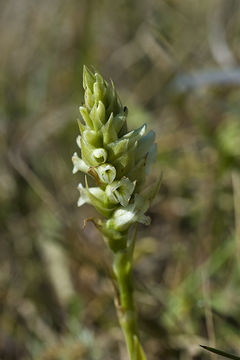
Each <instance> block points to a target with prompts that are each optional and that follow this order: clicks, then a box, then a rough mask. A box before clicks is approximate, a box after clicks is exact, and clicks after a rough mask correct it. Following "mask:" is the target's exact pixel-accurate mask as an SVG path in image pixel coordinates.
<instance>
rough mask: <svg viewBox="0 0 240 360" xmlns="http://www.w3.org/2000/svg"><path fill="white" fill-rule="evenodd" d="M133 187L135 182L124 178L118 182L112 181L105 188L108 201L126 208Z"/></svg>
mask: <svg viewBox="0 0 240 360" xmlns="http://www.w3.org/2000/svg"><path fill="white" fill-rule="evenodd" d="M135 185H136V182H131V181H130V180H129V179H128V178H126V177H124V178H122V179H121V180H119V181H113V182H112V184H110V185H107V187H106V195H107V198H108V200H109V201H110V202H111V203H113V204H117V203H120V204H121V205H122V206H124V207H126V206H127V205H128V203H129V201H130V198H131V196H132V193H133V190H134V188H135Z"/></svg>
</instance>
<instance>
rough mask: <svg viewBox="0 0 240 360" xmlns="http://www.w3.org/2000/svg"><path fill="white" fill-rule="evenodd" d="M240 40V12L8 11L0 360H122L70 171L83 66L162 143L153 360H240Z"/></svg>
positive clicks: (150, 276) (150, 343) (140, 302)
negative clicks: (220, 358) (111, 87)
mask: <svg viewBox="0 0 240 360" xmlns="http://www.w3.org/2000/svg"><path fill="white" fill-rule="evenodd" d="M239 39H240V2H239V1H238V0H212V1H207V0H202V1H194V0H181V1H179V0H158V1H154V0H146V1H144V0H141V1H139V0H119V1H114V2H113V1H110V0H102V1H97V0H68V1H64V0H51V1H48V0H41V1H30V0H21V1H18V0H8V1H3V0H2V1H0V49H1V56H0V162H1V169H0V204H1V206H0V228H1V236H0V359H4V360H5V359H7V360H15V359H17V360H30V359H39V360H79V359H84V360H85V359H86V360H103V359H104V360H113V359H120V360H125V359H126V351H125V345H124V342H123V337H122V334H121V331H120V329H119V326H118V321H117V317H116V314H115V309H114V304H113V289H112V284H111V282H110V280H109V271H108V269H109V265H110V264H111V254H110V253H109V252H108V251H107V249H106V247H105V244H104V243H103V241H102V239H101V237H100V235H99V234H98V232H97V231H96V229H95V228H94V226H93V225H92V224H90V223H89V224H88V225H87V227H86V228H85V230H84V231H83V229H82V225H83V221H84V219H85V218H86V217H90V216H94V215H95V211H94V209H93V208H91V207H90V206H87V205H86V206H84V207H82V208H77V199H78V191H77V189H76V187H77V184H78V183H79V182H80V181H81V180H82V176H81V174H79V173H77V174H76V175H74V176H73V175H72V163H71V157H72V154H73V152H74V151H76V150H77V146H76V142H75V139H76V136H77V135H78V126H77V122H76V119H77V117H78V116H79V114H78V106H79V105H80V104H81V102H82V100H83V89H82V67H83V64H86V65H88V66H89V67H91V66H93V67H95V68H96V69H98V71H99V72H100V73H101V74H102V75H103V76H104V77H105V78H106V79H110V78H111V79H113V81H114V82H115V85H116V88H117V89H118V93H119V94H120V97H121V99H122V102H123V104H126V105H127V106H128V108H129V127H130V128H131V127H132V128H133V127H136V126H140V125H141V124H143V123H144V122H145V123H147V124H148V128H149V129H151V128H153V129H154V130H155V131H156V134H157V137H156V140H157V144H158V157H157V162H156V164H155V166H154V168H153V170H152V173H151V176H150V179H149V181H153V180H154V179H156V177H158V175H159V174H160V173H161V172H162V173H163V182H162V186H161V189H160V192H159V195H158V197H157V199H156V201H155V203H154V205H153V206H152V207H151V209H150V211H149V214H148V215H150V216H151V218H152V225H151V226H149V227H144V226H140V227H139V232H138V240H137V246H136V257H135V268H134V281H135V298H136V302H137V308H138V312H139V324H140V329H141V338H142V341H143V344H144V348H145V350H146V353H147V354H148V359H149V360H158V359H167V360H175V359H180V360H183V359H184V360H190V359H194V360H197V359H209V358H212V359H214V357H211V356H210V354H209V353H206V352H204V351H202V350H201V348H200V347H199V344H203V345H210V346H216V347H218V348H221V349H222V350H225V351H229V352H236V353H237V352H238V353H240V347H239V344H240V269H239V261H240V173H239V169H240V66H239V63H240V46H239Z"/></svg>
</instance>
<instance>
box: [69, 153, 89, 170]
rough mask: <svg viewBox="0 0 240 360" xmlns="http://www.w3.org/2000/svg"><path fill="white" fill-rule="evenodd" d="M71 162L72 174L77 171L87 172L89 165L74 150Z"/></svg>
mask: <svg viewBox="0 0 240 360" xmlns="http://www.w3.org/2000/svg"><path fill="white" fill-rule="evenodd" d="M72 162H73V174H76V172H78V171H82V172H84V173H86V174H87V173H88V171H89V166H88V165H87V164H86V163H85V162H84V161H83V160H82V159H80V157H79V156H78V154H77V153H76V152H75V153H74V154H73V157H72Z"/></svg>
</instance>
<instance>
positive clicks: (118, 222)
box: [106, 194, 151, 231]
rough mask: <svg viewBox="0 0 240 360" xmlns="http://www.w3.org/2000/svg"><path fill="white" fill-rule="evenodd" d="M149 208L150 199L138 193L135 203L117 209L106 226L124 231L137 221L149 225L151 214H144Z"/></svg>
mask: <svg viewBox="0 0 240 360" xmlns="http://www.w3.org/2000/svg"><path fill="white" fill-rule="evenodd" d="M148 208H149V201H148V200H146V199H144V198H143V197H141V196H140V195H138V194H136V195H135V197H134V202H133V204H129V205H128V206H126V207H125V208H124V207H121V208H118V209H117V210H115V212H114V213H113V217H112V219H109V220H108V221H107V223H106V226H107V228H109V229H115V230H118V231H124V230H127V229H128V228H129V227H130V226H131V225H132V224H133V223H135V222H139V223H141V224H145V225H149V224H150V221H151V219H150V217H149V216H146V215H144V213H145V211H147V209H148Z"/></svg>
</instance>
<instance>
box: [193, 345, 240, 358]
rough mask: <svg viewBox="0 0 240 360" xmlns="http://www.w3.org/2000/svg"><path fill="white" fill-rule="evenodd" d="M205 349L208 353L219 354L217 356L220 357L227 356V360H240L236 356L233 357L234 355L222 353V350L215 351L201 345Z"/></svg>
mask: <svg viewBox="0 0 240 360" xmlns="http://www.w3.org/2000/svg"><path fill="white" fill-rule="evenodd" d="M200 346H201V347H202V348H203V349H206V350H208V351H211V352H212V353H214V354H217V355H220V356H225V357H226V358H228V359H234V360H240V357H239V356H236V355H232V354H228V353H226V352H224V351H221V350H217V349H214V348H212V347H209V346H204V345H200Z"/></svg>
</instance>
